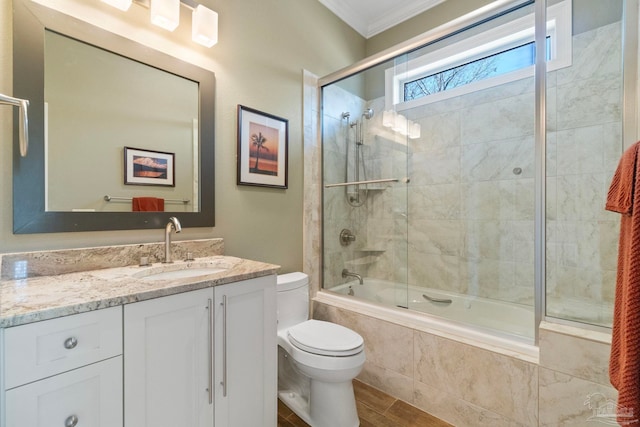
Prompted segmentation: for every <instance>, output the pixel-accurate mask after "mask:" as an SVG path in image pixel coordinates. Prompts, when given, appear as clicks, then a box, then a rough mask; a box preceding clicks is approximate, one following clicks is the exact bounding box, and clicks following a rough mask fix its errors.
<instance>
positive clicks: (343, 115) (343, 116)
mask: <svg viewBox="0 0 640 427" xmlns="http://www.w3.org/2000/svg"><path fill="white" fill-rule="evenodd" d="M350 115H351V114H349V112H348V111H345V112H344V113H342V114H341V115H340V117H342V120H344V119H348V118H349V116H350Z"/></svg>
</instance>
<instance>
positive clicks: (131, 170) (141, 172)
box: [124, 147, 176, 187]
mask: <svg viewBox="0 0 640 427" xmlns="http://www.w3.org/2000/svg"><path fill="white" fill-rule="evenodd" d="M124 183H125V184H126V185H162V186H167V187H175V186H176V180H175V154H174V153H165V152H163V151H153V150H146V149H141V148H132V147H124Z"/></svg>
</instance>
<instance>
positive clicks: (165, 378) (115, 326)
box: [0, 242, 278, 427]
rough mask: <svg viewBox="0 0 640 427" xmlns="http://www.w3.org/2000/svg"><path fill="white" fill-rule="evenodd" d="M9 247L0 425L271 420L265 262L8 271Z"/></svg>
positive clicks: (207, 260) (269, 288)
mask: <svg viewBox="0 0 640 427" xmlns="http://www.w3.org/2000/svg"><path fill="white" fill-rule="evenodd" d="M176 243H178V242H176ZM141 246H143V245H135V246H134V245H132V247H131V248H130V250H131V252H132V253H133V252H134V251H135V250H136V249H137V250H138V252H139V248H140V247H141ZM121 248H122V247H121ZM153 250H155V249H150V253H151V255H150V257H151V259H152V260H154V259H155V258H154V256H153ZM179 250H181V249H179ZM185 250H188V249H185ZM88 251H90V250H88ZM120 251H122V249H120ZM67 252H72V251H67ZM148 252H149V251H148ZM119 253H120V254H122V252H119ZM40 254H42V253H40ZM53 254H54V252H50V253H47V255H45V256H44V257H45V258H47V257H49V258H51V259H56V260H57V261H58V262H59V261H60V256H61V255H59V254H56V255H53ZM19 255H20V254H10V255H9V256H3V259H2V268H3V279H2V280H1V281H0V302H1V303H2V304H0V327H1V329H0V340H1V342H2V351H1V352H0V362H1V365H0V367H1V369H2V375H1V378H2V379H1V380H0V382H1V384H0V414H2V417H1V422H0V426H2V427H14V426H15V427H17V426H34V427H35V426H43V425H60V426H65V427H68V426H70V427H73V426H76V425H77V426H81V425H100V426H127V427H129V426H131V427H144V426H149V427H151V426H153V427H162V426H171V427H174V426H178V425H180V426H194V427H195V426H209V427H213V426H216V427H220V426H225V427H226V426H229V427H233V426H238V427H244V426H248V425H251V426H275V425H276V416H277V397H276V389H277V359H276V358H277V343H276V288H275V284H276V275H275V274H276V271H277V269H278V267H277V266H275V265H271V264H265V263H260V262H254V261H248V260H243V259H239V258H234V257H227V256H222V255H213V256H210V255H209V256H205V257H200V258H196V259H195V260H194V261H176V262H175V263H174V264H159V263H155V264H152V265H149V266H144V267H142V266H137V265H128V266H116V267H112V268H101V269H96V270H85V271H74V272H68V273H65V274H60V275H44V276H30V274H29V272H27V273H25V274H23V273H21V274H23V275H24V276H25V277H23V278H16V277H13V278H11V277H10V276H11V275H12V274H13V275H14V276H15V271H17V270H15V268H16V266H19V265H21V264H20V263H19V261H20V259H19V258H20V257H19ZM74 256H77V253H76V254H75V255H74ZM196 256H197V255H196ZM42 257H43V256H42V255H35V256H31V257H26V258H29V259H25V261H26V262H27V267H26V268H27V270H29V267H28V265H29V261H32V263H34V264H38V263H41V259H42ZM111 257H112V259H113V258H114V257H113V254H111ZM89 258H90V257H89ZM121 258H122V260H120V262H127V258H128V257H127V256H124V257H121ZM115 259H118V256H116V257H115ZM176 259H179V257H176ZM59 264H60V270H61V271H64V270H65V268H71V267H69V266H70V265H73V262H59ZM65 266H66V267H65ZM9 267H13V268H14V270H13V273H8V272H7V271H6V269H7V268H9ZM42 271H46V268H43V269H42ZM7 276H9V277H7Z"/></svg>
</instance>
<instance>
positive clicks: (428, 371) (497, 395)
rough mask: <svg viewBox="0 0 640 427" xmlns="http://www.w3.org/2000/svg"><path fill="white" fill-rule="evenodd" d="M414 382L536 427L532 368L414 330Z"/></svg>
mask: <svg viewBox="0 0 640 427" xmlns="http://www.w3.org/2000/svg"><path fill="white" fill-rule="evenodd" d="M415 363H416V368H415V371H416V376H415V379H416V381H419V382H421V383H423V384H428V385H429V386H431V387H433V388H434V389H436V390H438V391H440V392H443V393H445V394H447V395H451V396H456V397H457V398H459V399H462V400H465V401H467V402H473V403H474V405H477V406H479V407H482V408H486V409H488V410H489V411H491V412H495V413H497V414H500V415H502V416H503V417H506V418H508V419H511V420H514V421H515V422H518V423H521V424H524V425H536V424H537V409H538V405H537V400H538V380H537V377H538V376H537V369H538V368H537V366H536V365H534V364H531V363H528V362H524V361H521V360H517V359H513V358H510V357H506V356H502V355H498V354H496V353H492V352H489V351H486V350H481V349H478V348H475V347H472V346H469V345H466V344H461V343H459V342H455V341H451V340H447V339H443V338H439V337H435V336H433V335H429V334H425V333H419V332H416V341H415Z"/></svg>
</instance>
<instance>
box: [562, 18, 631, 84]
mask: <svg viewBox="0 0 640 427" xmlns="http://www.w3.org/2000/svg"><path fill="white" fill-rule="evenodd" d="M621 66H622V24H621V22H616V23H612V24H609V25H606V26H603V27H599V28H597V29H595V30H592V31H587V32H584V33H581V34H578V35H576V36H574V37H573V59H572V64H571V67H566V68H561V69H559V70H558V71H557V79H558V80H557V84H558V85H563V84H566V83H571V82H574V81H577V80H585V79H590V78H594V77H618V76H620V74H621V72H622V71H621Z"/></svg>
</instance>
